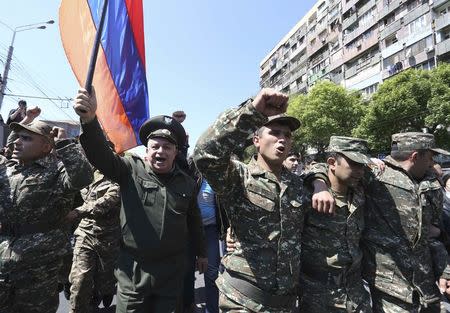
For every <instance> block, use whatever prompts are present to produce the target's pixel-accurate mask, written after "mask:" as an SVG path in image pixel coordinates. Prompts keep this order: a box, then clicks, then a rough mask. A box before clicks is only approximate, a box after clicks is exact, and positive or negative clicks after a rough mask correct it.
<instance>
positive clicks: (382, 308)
mask: <svg viewBox="0 0 450 313" xmlns="http://www.w3.org/2000/svg"><path fill="white" fill-rule="evenodd" d="M371 293H372V303H373V312H374V313H440V312H441V304H440V302H439V301H438V302H435V303H431V304H428V306H427V307H424V306H422V305H420V303H419V301H414V302H415V303H407V302H404V301H402V300H400V299H398V298H395V297H393V296H390V295H388V294H386V293H384V292H381V291H378V290H376V289H372V290H371Z"/></svg>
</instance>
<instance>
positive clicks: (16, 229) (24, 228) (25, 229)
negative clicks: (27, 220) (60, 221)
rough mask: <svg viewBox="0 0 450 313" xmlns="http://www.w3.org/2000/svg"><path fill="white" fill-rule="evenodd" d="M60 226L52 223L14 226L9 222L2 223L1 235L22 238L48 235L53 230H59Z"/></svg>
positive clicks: (0, 225)
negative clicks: (41, 234)
mask: <svg viewBox="0 0 450 313" xmlns="http://www.w3.org/2000/svg"><path fill="white" fill-rule="evenodd" d="M58 226H59V225H55V224H50V223H35V224H14V223H8V222H0V235H2V236H11V237H20V236H24V235H30V234H36V233H47V232H49V231H51V230H54V229H57V228H58Z"/></svg>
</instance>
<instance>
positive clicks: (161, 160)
mask: <svg viewBox="0 0 450 313" xmlns="http://www.w3.org/2000/svg"><path fill="white" fill-rule="evenodd" d="M155 160H156V162H164V161H165V160H166V158H162V157H156V158H155Z"/></svg>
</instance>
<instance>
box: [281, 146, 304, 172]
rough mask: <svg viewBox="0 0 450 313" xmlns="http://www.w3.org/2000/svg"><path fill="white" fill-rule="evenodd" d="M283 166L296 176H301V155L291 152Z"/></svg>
mask: <svg viewBox="0 0 450 313" xmlns="http://www.w3.org/2000/svg"><path fill="white" fill-rule="evenodd" d="M283 165H284V166H285V167H286V169H287V170H289V171H291V172H292V173H294V174H298V175H300V174H301V173H302V172H303V169H302V168H301V167H302V165H301V155H300V153H298V152H297V151H293V150H292V151H290V152H289V154H288V156H287V158H286V160H284V162H283Z"/></svg>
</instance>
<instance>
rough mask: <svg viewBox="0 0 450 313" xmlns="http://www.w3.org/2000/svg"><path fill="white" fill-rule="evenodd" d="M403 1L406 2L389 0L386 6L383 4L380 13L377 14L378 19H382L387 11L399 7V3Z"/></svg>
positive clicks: (389, 11)
mask: <svg viewBox="0 0 450 313" xmlns="http://www.w3.org/2000/svg"><path fill="white" fill-rule="evenodd" d="M403 2H406V0H394V1H391V2H390V3H389V4H388V5H387V6H384V7H383V10H381V12H380V15H379V18H380V20H381V19H383V18H384V17H385V16H386V15H388V14H389V13H391V12H393V11H394V10H395V9H397V8H398V7H400V5H401V4H402V3H403Z"/></svg>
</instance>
